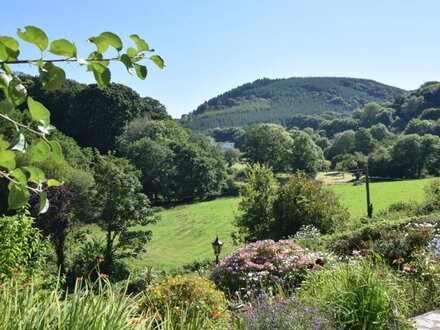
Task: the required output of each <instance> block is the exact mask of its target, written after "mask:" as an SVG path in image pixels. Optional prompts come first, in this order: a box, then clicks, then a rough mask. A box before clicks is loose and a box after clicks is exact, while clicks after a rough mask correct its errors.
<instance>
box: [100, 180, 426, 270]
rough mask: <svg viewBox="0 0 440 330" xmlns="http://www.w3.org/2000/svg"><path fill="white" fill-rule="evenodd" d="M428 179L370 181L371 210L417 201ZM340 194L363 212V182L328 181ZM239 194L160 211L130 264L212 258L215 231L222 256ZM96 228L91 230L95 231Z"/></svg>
mask: <svg viewBox="0 0 440 330" xmlns="http://www.w3.org/2000/svg"><path fill="white" fill-rule="evenodd" d="M429 180H431V179H424V180H410V181H397V182H382V183H372V184H370V193H371V201H372V203H373V206H374V212H378V211H379V210H382V209H386V208H388V207H389V206H390V205H391V204H393V203H396V202H399V201H415V202H420V201H421V200H422V199H423V194H424V192H423V188H424V187H425V186H426V184H427V182H428V181H429ZM328 187H330V188H331V189H333V190H334V191H335V192H336V193H337V194H338V195H339V196H340V198H341V202H342V204H343V205H344V206H346V207H347V208H348V211H349V212H350V214H351V216H352V217H359V216H365V215H366V197H365V185H360V186H353V185H352V184H338V185H329V186H328ZM238 202H239V198H238V197H234V198H220V199H217V200H213V201H208V202H201V203H194V204H188V205H182V206H177V207H174V208H171V209H167V210H164V211H162V212H161V220H160V221H159V222H158V223H157V224H154V225H150V226H147V227H145V229H151V230H152V231H153V240H152V241H151V242H150V243H148V245H147V249H148V250H147V252H146V253H145V254H143V255H141V256H140V258H138V259H133V260H130V264H132V266H133V267H134V268H138V269H139V268H143V267H145V266H147V265H155V266H157V267H158V268H161V269H164V270H170V269H173V268H179V267H181V266H183V265H185V264H189V263H192V262H193V261H196V260H198V261H202V260H205V259H210V258H212V259H214V255H213V251H212V247H211V242H212V241H213V240H214V239H215V236H216V235H219V237H220V239H221V240H222V241H223V242H224V243H225V244H224V248H223V252H222V256H225V255H227V254H228V253H229V252H231V251H233V250H234V249H235V248H236V247H234V246H233V245H232V239H231V233H232V232H233V231H234V230H235V227H234V224H233V219H234V215H235V214H237V212H238V211H237V206H238ZM97 230H98V229H97V228H96V227H95V228H94V230H93V231H94V232H95V233H97Z"/></svg>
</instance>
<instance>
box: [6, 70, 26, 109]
mask: <svg viewBox="0 0 440 330" xmlns="http://www.w3.org/2000/svg"><path fill="white" fill-rule="evenodd" d="M0 80H1V79H0ZM3 91H4V93H5V96H6V99H7V100H8V102H9V103H11V104H12V105H13V106H14V107H15V106H17V105H20V104H22V103H23V102H24V101H26V96H27V91H26V88H25V87H24V85H23V84H22V83H21V80H20V79H19V78H18V77H17V76H12V80H11V81H10V82H9V85H8V88H7V89H4V90H3Z"/></svg>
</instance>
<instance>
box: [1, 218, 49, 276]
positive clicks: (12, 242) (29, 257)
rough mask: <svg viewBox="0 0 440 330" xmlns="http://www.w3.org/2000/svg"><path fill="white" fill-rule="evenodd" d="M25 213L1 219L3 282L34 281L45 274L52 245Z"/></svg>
mask: <svg viewBox="0 0 440 330" xmlns="http://www.w3.org/2000/svg"><path fill="white" fill-rule="evenodd" d="M32 225H33V219H32V218H30V217H29V216H28V215H27V214H26V213H25V212H21V213H19V214H17V215H15V216H11V217H8V216H0V281H2V280H5V279H8V278H10V277H12V276H13V275H14V276H17V275H20V276H22V277H23V278H24V279H25V278H30V277H32V276H34V275H36V274H39V273H41V272H42V271H43V268H44V265H45V262H44V259H45V256H46V252H47V250H48V242H47V241H45V240H44V239H43V237H42V235H41V234H40V231H39V230H38V229H37V228H34V227H33V226H32Z"/></svg>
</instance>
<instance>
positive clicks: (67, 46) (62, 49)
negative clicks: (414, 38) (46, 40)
mask: <svg viewBox="0 0 440 330" xmlns="http://www.w3.org/2000/svg"><path fill="white" fill-rule="evenodd" d="M49 52H51V53H52V54H55V55H61V56H68V57H76V54H77V51H76V46H75V44H74V43H72V42H70V41H69V40H66V39H57V40H54V41H52V42H51V43H50V48H49Z"/></svg>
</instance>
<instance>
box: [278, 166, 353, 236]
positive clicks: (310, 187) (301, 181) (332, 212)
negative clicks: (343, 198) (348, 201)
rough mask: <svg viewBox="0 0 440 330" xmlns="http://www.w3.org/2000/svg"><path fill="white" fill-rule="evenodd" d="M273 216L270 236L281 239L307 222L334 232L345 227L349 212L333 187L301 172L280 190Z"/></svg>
mask: <svg viewBox="0 0 440 330" xmlns="http://www.w3.org/2000/svg"><path fill="white" fill-rule="evenodd" d="M273 217H274V220H273V222H272V225H271V228H270V237H271V238H274V239H280V238H285V237H288V236H289V235H294V234H295V233H296V232H297V231H298V230H299V229H300V228H301V227H302V226H306V225H313V226H314V227H315V228H317V229H319V231H320V232H321V233H330V232H333V231H335V230H336V229H337V228H342V227H343V225H344V222H345V221H347V220H348V218H349V214H348V212H347V211H346V210H345V209H344V207H343V206H342V205H341V204H340V202H339V199H338V197H337V196H336V194H335V193H334V192H333V191H332V190H330V189H328V188H326V187H324V186H322V185H321V184H319V183H318V182H316V181H315V180H313V179H310V178H309V177H307V175H305V174H304V173H303V172H298V173H296V174H295V175H293V176H292V177H291V178H290V179H289V181H288V182H287V183H286V184H285V185H283V186H281V187H280V189H279V190H278V193H277V196H276V198H275V201H274V204H273Z"/></svg>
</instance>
